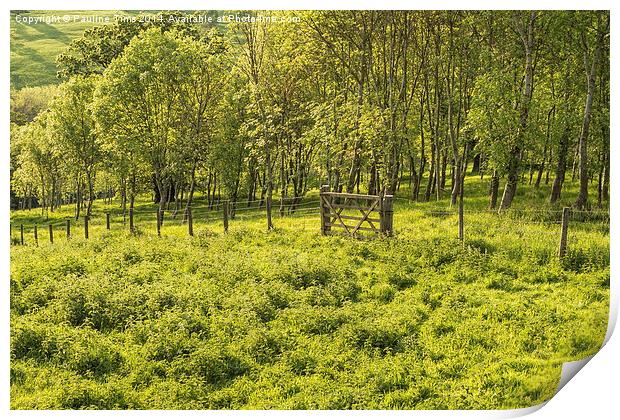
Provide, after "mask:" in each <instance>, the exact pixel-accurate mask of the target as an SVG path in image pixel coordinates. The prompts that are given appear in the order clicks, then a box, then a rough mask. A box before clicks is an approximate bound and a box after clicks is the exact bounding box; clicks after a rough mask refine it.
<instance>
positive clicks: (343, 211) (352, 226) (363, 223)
mask: <svg viewBox="0 0 620 420" xmlns="http://www.w3.org/2000/svg"><path fill="white" fill-rule="evenodd" d="M393 205H394V197H393V196H392V195H384V196H379V195H364V194H348V193H338V192H330V191H329V186H327V185H324V186H322V187H321V233H322V234H323V235H327V233H328V232H330V231H331V228H341V229H344V230H345V232H346V233H347V234H349V235H352V236H356V235H357V234H358V232H360V231H366V232H373V233H379V234H384V235H387V236H390V235H392V220H393V215H394V211H393ZM373 216H374V217H373ZM377 216H378V218H377Z"/></svg>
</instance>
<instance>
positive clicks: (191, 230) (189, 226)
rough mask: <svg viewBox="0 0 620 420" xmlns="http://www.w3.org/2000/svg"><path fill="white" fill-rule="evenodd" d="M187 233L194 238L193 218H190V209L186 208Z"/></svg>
mask: <svg viewBox="0 0 620 420" xmlns="http://www.w3.org/2000/svg"><path fill="white" fill-rule="evenodd" d="M187 233H189V236H194V217H193V216H192V208H191V207H188V208H187Z"/></svg>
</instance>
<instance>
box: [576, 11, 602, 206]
mask: <svg viewBox="0 0 620 420" xmlns="http://www.w3.org/2000/svg"><path fill="white" fill-rule="evenodd" d="M581 37H582V41H583V44H584V47H586V46H587V42H586V35H585V33H582V34H581ZM603 41H604V31H603V30H602V15H601V14H600V12H599V15H598V37H597V43H596V47H595V49H594V56H593V57H592V62H591V63H588V57H587V55H588V51H587V50H586V51H585V53H584V64H585V68H586V76H587V80H588V93H587V95H586V105H585V109H584V111H583V124H582V125H581V133H580V134H579V195H578V196H577V201H575V207H576V208H577V209H583V208H585V207H587V205H588V133H589V130H590V117H591V115H592V100H593V99H594V91H595V89H596V71H597V66H598V61H599V60H600V58H601V52H602V49H603Z"/></svg>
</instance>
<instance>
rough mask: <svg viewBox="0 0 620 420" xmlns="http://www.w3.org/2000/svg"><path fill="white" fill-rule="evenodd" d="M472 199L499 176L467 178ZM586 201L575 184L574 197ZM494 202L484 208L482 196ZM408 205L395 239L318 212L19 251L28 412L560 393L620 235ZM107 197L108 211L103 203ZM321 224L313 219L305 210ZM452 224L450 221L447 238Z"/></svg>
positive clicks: (353, 403)
mask: <svg viewBox="0 0 620 420" xmlns="http://www.w3.org/2000/svg"><path fill="white" fill-rule="evenodd" d="M468 183H469V185H470V194H469V197H470V198H469V200H471V201H470V202H471V203H472V205H474V204H475V203H476V195H474V191H478V194H482V195H483V194H484V185H483V184H482V183H480V182H479V181H474V180H473V179H468ZM568 199H570V197H569V198H568ZM481 205H482V206H484V204H481ZM432 206H434V204H432V203H428V204H415V205H412V204H406V203H404V202H401V201H398V202H397V204H396V209H395V210H396V212H395V227H396V233H395V237H393V238H376V239H373V240H352V239H348V238H345V237H341V236H338V235H334V236H328V237H323V236H320V234H319V233H318V220H317V216H316V215H311V216H301V217H296V218H290V219H287V218H283V219H281V220H280V222H279V226H280V228H279V229H278V230H277V231H275V232H270V233H268V234H266V233H264V228H263V226H262V225H263V224H262V221H261V220H260V218H258V219H255V220H252V219H248V220H243V221H236V220H233V221H231V224H230V226H229V233H228V235H224V234H223V233H220V232H221V222H206V223H205V222H201V221H200V220H199V219H197V220H195V223H196V229H197V231H198V230H199V231H204V232H207V231H208V232H210V233H209V234H208V235H202V236H198V235H197V236H195V237H194V238H189V237H187V236H186V231H185V227H183V226H178V227H175V226H164V231H163V236H162V237H156V236H154V227H153V225H152V222H151V225H149V224H147V221H146V220H142V219H138V221H137V223H138V225H139V226H142V230H141V233H139V234H135V235H128V234H127V233H125V232H124V230H126V229H121V226H122V225H120V222H118V227H117V228H116V229H114V228H113V230H112V231H111V232H107V231H105V227H104V226H102V225H101V224H97V223H96V221H97V216H96V217H94V219H93V225H92V226H93V232H92V233H91V239H89V240H88V241H86V240H84V239H81V238H79V237H75V238H72V239H71V240H70V241H68V242H67V241H65V240H64V238H62V239H59V240H57V241H56V243H54V244H53V245H52V244H47V243H46V241H45V239H42V240H41V241H40V245H39V246H38V247H34V246H33V245H27V246H24V247H22V246H13V247H12V249H11V405H12V407H13V408H99V409H108V408H147V409H155V408H167V409H171V408H185V409H188V408H192V409H200V408H210V409H222V408H228V409H230V408H296V409H302V408H303V409H316V408H322V409H350V408H366V409H369V408H375V409H386V408H391V409H412V408H418V409H422V408H426V409H440V408H441V409H451V408H453V409H456V408H460V409H471V408H477V409H493V408H516V407H524V406H530V405H533V404H538V403H540V402H542V401H544V400H546V399H548V398H549V397H551V396H552V395H553V393H554V392H555V389H556V386H557V381H558V379H559V374H560V367H561V363H562V362H564V361H569V360H574V359H577V358H581V357H585V356H587V355H590V354H593V353H594V352H595V351H596V350H597V349H598V347H599V346H600V344H601V342H602V339H603V337H604V335H605V331H606V327H607V316H608V307H609V236H608V234H606V233H601V232H600V231H599V230H597V229H592V227H593V226H595V225H596V223H597V222H595V221H594V222H592V221H590V222H587V223H583V222H582V223H578V222H574V224H573V225H571V230H570V232H571V237H570V244H569V253H568V255H567V258H565V259H564V260H563V262H562V263H559V262H557V259H556V257H555V252H556V246H557V230H558V226H557V225H555V224H550V223H547V221H546V219H544V217H543V219H542V220H528V219H523V218H520V216H519V214H518V213H517V211H516V210H515V212H514V215H513V216H510V213H507V214H505V215H503V216H501V217H499V216H497V215H492V216H490V215H489V214H488V213H487V214H485V213H481V214H475V213H472V212H467V213H466V216H467V218H466V220H467V224H466V240H465V244H464V246H461V245H460V243H459V242H458V241H456V240H453V239H452V236H455V235H456V216H455V215H446V216H443V217H437V216H436V215H433V214H431V213H429V212H428V211H427V210H428V209H432V208H433V207H432ZM98 210H99V209H98V208H95V215H97V214H98V213H97V211H98ZM306 222H307V223H309V225H310V226H313V227H312V228H311V229H306V228H303V227H302V226H304V223H306ZM447 232H451V233H447Z"/></svg>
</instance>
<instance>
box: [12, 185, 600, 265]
mask: <svg viewBox="0 0 620 420" xmlns="http://www.w3.org/2000/svg"><path fill="white" fill-rule="evenodd" d="M304 199H306V200H307V201H304ZM394 200H396V202H397V203H399V207H402V208H400V210H406V211H407V213H403V216H402V217H401V216H400V215H398V213H399V212H398V210H399V208H398V207H397V208H396V209H395V210H396V211H395V212H394V213H395V215H397V217H396V220H397V222H399V224H400V225H401V226H396V233H397V232H398V230H399V228H409V227H411V226H415V224H416V222H417V221H419V220H416V217H418V216H421V217H427V218H441V219H446V220H447V221H451V220H453V218H457V219H458V227H459V230H458V232H459V239H461V240H463V239H464V225H466V224H467V223H469V225H468V226H471V227H473V228H475V229H477V230H481V229H482V230H483V229H484V228H485V226H489V225H490V223H491V222H492V221H493V220H497V221H498V222H500V223H501V222H503V221H506V220H515V219H517V220H522V221H525V222H532V223H541V224H547V225H549V224H551V225H561V226H562V228H561V230H560V232H561V233H560V235H561V238H560V244H562V243H564V246H563V247H564V251H562V249H560V254H562V253H563V252H565V248H566V245H565V242H566V235H567V233H566V232H567V230H568V224H569V220H570V224H571V225H578V226H579V225H584V226H592V224H598V226H599V228H600V231H601V232H605V231H608V230H609V223H610V213H609V211H605V210H602V209H594V210H574V209H569V208H563V209H518V208H511V209H507V210H496V209H471V208H470V209H464V208H462V207H461V206H458V205H456V206H452V207H447V208H446V207H436V208H432V207H431V208H429V207H428V205H419V206H418V204H420V203H417V202H415V201H413V200H411V199H408V198H403V197H394ZM253 203H258V204H257V205H256V206H253V205H251V204H253ZM271 211H272V219H276V220H284V219H297V220H296V221H295V224H294V226H293V228H303V229H304V230H305V228H306V227H308V224H310V227H311V228H312V227H314V229H315V230H316V231H317V232H320V231H321V218H322V217H323V216H322V214H323V213H322V208H321V200H319V199H313V198H312V197H310V198H308V197H287V198H284V199H278V200H274V201H272V203H271ZM412 215H413V216H412ZM310 216H311V217H310ZM315 216H316V220H315V219H313V218H314V217H315ZM472 216H483V217H482V218H480V217H478V218H476V217H472ZM266 217H267V211H266V200H264V199H261V200H249V201H248V200H238V201H234V202H232V201H225V200H223V201H216V202H212V203H207V204H203V205H196V206H191V207H190V208H185V207H181V206H178V207H175V208H174V209H165V210H163V211H159V210H158V209H156V208H155V209H153V208H151V209H145V208H138V209H133V211H131V210H128V209H125V210H124V211H123V210H122V209H108V210H104V211H100V212H98V213H95V214H94V215H92V216H90V217H86V216H82V217H80V218H77V219H76V218H75V217H72V218H67V219H55V220H49V221H44V222H41V223H33V224H23V223H14V222H11V227H10V230H11V243H12V244H14V245H20V244H21V245H26V244H32V243H34V244H36V245H38V244H39V241H40V240H49V242H52V243H53V242H54V240H55V239H60V238H62V237H63V233H64V236H65V237H66V239H69V238H71V237H74V236H81V237H85V238H89V236H90V232H89V230H90V229H91V228H93V227H94V228H96V230H97V232H98V233H97V234H101V228H102V227H105V230H106V231H110V230H118V229H119V228H120V229H124V230H126V229H129V230H130V231H131V232H133V233H136V232H137V231H140V232H144V229H149V230H151V229H153V226H156V229H154V231H155V232H156V233H157V235H161V234H162V233H164V234H165V231H166V229H168V228H170V227H177V228H178V227H183V226H185V227H186V228H187V233H188V234H189V235H192V236H193V226H194V225H203V226H205V227H208V228H212V227H213V225H223V229H224V232H227V231H228V225H229V224H233V225H236V224H238V223H244V222H249V221H255V220H259V219H266ZM454 222H455V223H456V220H455V221H454ZM220 228H221V226H220ZM63 231H64V232H63ZM177 234H178V232H177ZM560 248H562V245H561V246H560Z"/></svg>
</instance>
